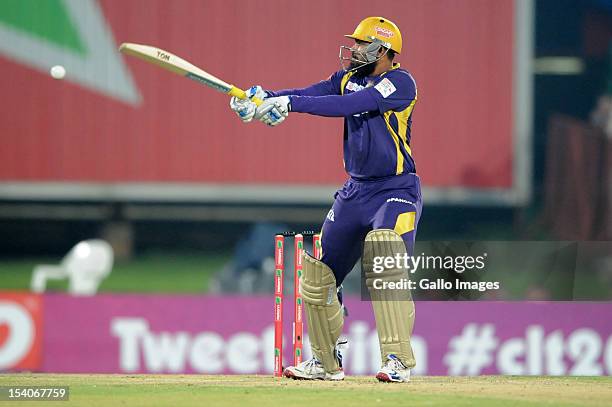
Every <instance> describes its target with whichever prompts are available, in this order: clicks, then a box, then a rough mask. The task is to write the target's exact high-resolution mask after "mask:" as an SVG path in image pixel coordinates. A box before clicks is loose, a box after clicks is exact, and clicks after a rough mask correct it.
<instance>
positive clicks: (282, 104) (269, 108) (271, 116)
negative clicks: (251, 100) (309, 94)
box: [255, 96, 291, 126]
mask: <svg viewBox="0 0 612 407" xmlns="http://www.w3.org/2000/svg"><path fill="white" fill-rule="evenodd" d="M290 111H291V100H290V99H289V96H278V97H273V98H268V99H266V100H264V102H263V103H262V104H261V105H259V106H258V107H257V109H256V111H255V118H256V119H258V120H261V121H262V122H264V123H265V124H267V125H268V126H278V125H279V124H281V123H282V122H284V121H285V119H286V118H287V116H289V112H290Z"/></svg>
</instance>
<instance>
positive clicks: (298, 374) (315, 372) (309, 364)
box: [283, 358, 344, 380]
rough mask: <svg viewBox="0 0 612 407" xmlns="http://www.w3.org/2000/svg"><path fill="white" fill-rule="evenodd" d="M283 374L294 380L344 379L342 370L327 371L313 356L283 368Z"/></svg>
mask: <svg viewBox="0 0 612 407" xmlns="http://www.w3.org/2000/svg"><path fill="white" fill-rule="evenodd" d="M283 375H284V376H285V377H288V378H290V379H294V380H344V370H342V369H340V370H338V371H337V372H335V373H328V372H326V371H325V369H324V368H323V364H321V362H319V361H318V360H317V359H315V358H312V359H310V360H305V361H304V362H302V363H300V364H299V365H297V366H289V367H287V368H285V370H284V371H283Z"/></svg>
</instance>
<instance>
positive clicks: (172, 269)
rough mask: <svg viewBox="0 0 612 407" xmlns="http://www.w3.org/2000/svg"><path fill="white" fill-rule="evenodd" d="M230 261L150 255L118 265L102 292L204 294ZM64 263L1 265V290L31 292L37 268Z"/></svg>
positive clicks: (59, 286)
mask: <svg viewBox="0 0 612 407" xmlns="http://www.w3.org/2000/svg"><path fill="white" fill-rule="evenodd" d="M228 260H229V255H227V254H219V253H215V254H193V253H187V254H184V253H181V254H155V253H153V254H146V255H141V256H138V257H135V258H134V259H132V260H129V261H118V262H116V263H115V265H114V266H113V271H112V273H111V274H110V276H109V277H108V278H106V279H105V280H104V281H103V282H102V285H101V286H100V290H99V292H144V293H157V292H159V293H166V292H167V293H182V294H188V293H202V292H206V291H207V290H208V285H209V281H210V278H211V277H212V276H213V275H214V274H215V273H217V272H218V271H219V270H221V268H222V267H223V265H224V264H225V263H226V262H227V261H228ZM59 261H60V259H49V258H40V259H27V260H13V261H0V289H1V290H28V289H29V287H30V279H31V277H32V270H33V268H34V266H36V265H37V264H57V263H58V262H59ZM66 287H67V281H53V282H50V283H49V285H48V288H49V290H50V291H65V290H66Z"/></svg>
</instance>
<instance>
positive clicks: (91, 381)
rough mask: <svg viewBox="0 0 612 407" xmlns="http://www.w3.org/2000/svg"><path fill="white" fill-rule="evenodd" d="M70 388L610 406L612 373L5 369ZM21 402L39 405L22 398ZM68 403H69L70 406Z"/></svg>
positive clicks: (97, 402)
mask: <svg viewBox="0 0 612 407" xmlns="http://www.w3.org/2000/svg"><path fill="white" fill-rule="evenodd" d="M7 385H16V386H69V387H70V401H69V402H67V403H66V404H67V405H71V406H108V405H122V406H123V405H124V406H218V407H224V406H248V407H254V406H265V407H272V406H283V407H288V406H291V407H297V406H309V407H311V406H326V407H328V406H329V407H347V406H396V405H397V406H400V405H407V406H411V407H417V406H449V407H450V406H453V407H455V406H502V407H503V406H508V407H510V406H519V407H521V406H562V407H563V406H587V407H589V406H593V407H596V406H609V405H610V404H611V403H612V378H610V377H598V378H593V377H586V378H577V377H513V376H480V377H415V378H413V381H412V382H410V383H403V384H385V383H378V382H376V381H375V379H373V378H371V377H351V378H347V380H345V381H344V382H322V381H316V382H305V381H293V380H289V379H274V378H272V377H270V376H202V375H189V376H184V375H133V376H124V375H65V374H64V375H56V374H35V375H33V374H23V375H18V374H11V375H0V386H7ZM19 405H24V406H25V405H34V403H29V402H21V403H20V404H19ZM62 405H64V404H62Z"/></svg>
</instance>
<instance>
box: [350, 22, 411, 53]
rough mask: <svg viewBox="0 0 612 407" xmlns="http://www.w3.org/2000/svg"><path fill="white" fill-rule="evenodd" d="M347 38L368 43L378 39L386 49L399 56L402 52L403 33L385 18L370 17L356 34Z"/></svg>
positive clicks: (356, 30)
mask: <svg viewBox="0 0 612 407" xmlns="http://www.w3.org/2000/svg"><path fill="white" fill-rule="evenodd" d="M345 37H348V38H352V39H354V40H360V41H367V42H372V40H373V39H374V38H377V39H379V40H380V41H382V43H383V46H384V47H385V48H389V49H391V50H393V51H395V52H396V53H398V54H401V52H402V33H400V30H399V28H397V26H396V25H395V24H394V23H393V22H392V21H389V20H387V19H386V18H384V17H368V18H366V19H364V20H362V21H361V22H360V23H359V25H358V26H357V28H355V32H353V33H352V34H347V35H345Z"/></svg>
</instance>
